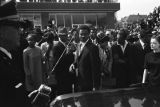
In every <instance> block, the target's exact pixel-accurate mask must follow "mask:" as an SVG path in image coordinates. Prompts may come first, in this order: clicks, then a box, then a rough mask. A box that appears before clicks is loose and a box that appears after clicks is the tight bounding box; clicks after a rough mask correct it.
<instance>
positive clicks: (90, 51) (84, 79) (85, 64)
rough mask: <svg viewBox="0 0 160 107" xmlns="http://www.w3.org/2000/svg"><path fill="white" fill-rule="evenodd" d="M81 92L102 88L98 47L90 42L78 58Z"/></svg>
mask: <svg viewBox="0 0 160 107" xmlns="http://www.w3.org/2000/svg"><path fill="white" fill-rule="evenodd" d="M77 67H78V73H79V74H78V86H79V87H78V88H79V91H91V90H92V89H93V88H99V86H100V73H101V71H100V58H99V51H98V47H97V46H96V45H94V44H93V43H92V42H91V40H89V41H88V42H87V43H86V44H85V46H84V48H83V50H82V52H81V54H80V56H79V57H78V66H77Z"/></svg>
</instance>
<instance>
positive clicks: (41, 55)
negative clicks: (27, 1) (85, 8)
mask: <svg viewBox="0 0 160 107" xmlns="http://www.w3.org/2000/svg"><path fill="white" fill-rule="evenodd" d="M0 11H9V12H7V13H6V14H1V15H0V59H1V60H0V69H1V71H2V73H1V81H0V82H1V88H0V98H2V99H3V100H0V104H2V105H6V107H9V106H18V107H19V106H22V105H23V104H25V105H27V104H28V105H29V102H30V99H28V97H27V95H28V94H29V93H30V92H32V91H34V90H37V89H38V87H39V86H40V85H41V84H46V85H48V86H50V87H51V89H52V92H51V94H50V96H51V100H53V99H54V98H55V97H56V96H58V95H62V94H68V93H72V92H85V91H95V90H100V89H102V88H105V89H106V88H127V87H130V86H131V85H132V84H136V83H149V86H159V85H160V32H159V27H160V9H159V8H157V9H156V10H154V12H153V14H150V15H149V17H148V19H147V20H145V21H141V23H140V24H139V25H138V28H137V27H136V28H133V27H128V28H123V29H119V30H109V29H98V28H95V27H94V26H87V25H85V24H84V25H80V26H79V27H78V28H76V27H75V28H71V29H66V28H65V27H56V26H54V24H52V23H50V21H49V23H48V26H47V28H46V29H45V30H43V31H42V30H41V29H39V28H35V29H33V24H32V23H31V22H29V21H28V22H27V21H25V23H24V22H19V18H18V15H17V10H16V7H15V2H14V1H10V2H8V3H6V4H4V5H2V6H1V7H0ZM26 23H27V24H26ZM131 28H132V29H131ZM134 29H136V30H134ZM137 29H138V30H137ZM19 35H20V36H19ZM102 77H105V78H114V79H115V80H116V81H115V84H114V85H113V86H112V87H103V84H104V83H105V81H106V80H107V79H106V80H103V79H102ZM103 82H104V83H103ZM109 84H112V83H109ZM15 97H16V98H15ZM26 101H28V102H26ZM8 102H11V103H8ZM26 107H27V106H26Z"/></svg>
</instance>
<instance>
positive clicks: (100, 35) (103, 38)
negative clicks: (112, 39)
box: [97, 32, 109, 43]
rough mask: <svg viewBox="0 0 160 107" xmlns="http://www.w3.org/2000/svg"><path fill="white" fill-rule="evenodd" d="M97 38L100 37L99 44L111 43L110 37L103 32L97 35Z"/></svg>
mask: <svg viewBox="0 0 160 107" xmlns="http://www.w3.org/2000/svg"><path fill="white" fill-rule="evenodd" d="M97 37H98V43H104V42H106V41H109V37H108V36H106V35H105V34H104V33H103V32H99V33H98V34H97Z"/></svg>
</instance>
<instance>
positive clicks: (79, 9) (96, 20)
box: [17, 0, 120, 28]
mask: <svg viewBox="0 0 160 107" xmlns="http://www.w3.org/2000/svg"><path fill="white" fill-rule="evenodd" d="M17 8H18V14H19V15H20V18H21V19H29V20H31V21H33V22H34V26H35V27H36V26H38V27H41V28H44V27H45V26H47V24H48V21H49V20H50V19H53V20H54V21H55V25H56V26H64V27H72V26H74V25H79V24H91V25H93V26H97V27H101V26H103V27H104V26H105V27H107V28H114V24H115V23H116V17H115V13H116V11H118V10H119V9H120V3H118V2H115V1H111V0H109V1H108V0H107V1H103V2H102V1H101V2H98V1H96V2H95V1H94V2H93V0H92V1H81V2H79V1H78V2H77V1H75V2H73V0H72V1H70V2H69V1H68V0H67V1H65V2H64V0H63V1H62V2H59V1H55V0H52V1H37V0H36V1H28V0H27V1H25V0H23V1H20V2H17Z"/></svg>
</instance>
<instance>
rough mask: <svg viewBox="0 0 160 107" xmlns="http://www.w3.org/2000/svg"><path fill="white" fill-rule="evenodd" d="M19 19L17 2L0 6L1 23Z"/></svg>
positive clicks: (12, 1) (12, 0)
mask: <svg viewBox="0 0 160 107" xmlns="http://www.w3.org/2000/svg"><path fill="white" fill-rule="evenodd" d="M18 19H19V16H18V15H17V9H16V2H15V1H14V0H11V1H8V2H5V3H4V4H2V5H1V6H0V21H2V20H12V21H17V20H18Z"/></svg>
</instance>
